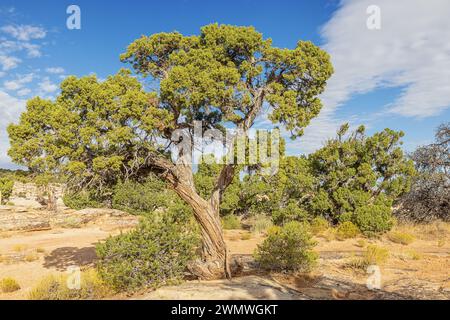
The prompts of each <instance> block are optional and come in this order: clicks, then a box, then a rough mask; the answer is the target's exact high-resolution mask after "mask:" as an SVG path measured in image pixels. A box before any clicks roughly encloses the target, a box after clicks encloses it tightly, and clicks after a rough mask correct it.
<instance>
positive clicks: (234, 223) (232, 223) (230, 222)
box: [222, 214, 242, 230]
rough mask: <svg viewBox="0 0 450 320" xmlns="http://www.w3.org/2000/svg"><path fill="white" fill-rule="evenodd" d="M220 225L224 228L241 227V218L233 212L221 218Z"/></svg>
mask: <svg viewBox="0 0 450 320" xmlns="http://www.w3.org/2000/svg"><path fill="white" fill-rule="evenodd" d="M222 226H223V228H224V229H225V230H234V229H241V227H242V225H241V220H240V219H239V218H238V217H237V216H235V215H233V214H229V215H227V216H224V217H223V218H222Z"/></svg>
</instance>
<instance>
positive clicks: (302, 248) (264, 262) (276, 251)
mask: <svg viewBox="0 0 450 320" xmlns="http://www.w3.org/2000/svg"><path fill="white" fill-rule="evenodd" d="M315 244H316V243H315V242H314V241H313V240H312V235H311V232H310V230H309V226H308V225H307V224H305V223H300V222H297V221H292V222H288V223H286V224H285V225H284V226H282V227H272V228H271V229H270V232H269V233H268V236H267V238H266V239H265V240H264V241H263V243H262V244H260V245H258V247H257V249H256V251H255V260H256V261H257V262H258V263H259V265H260V266H261V267H262V268H264V269H268V270H278V271H309V270H310V269H311V268H313V267H314V266H315V264H316V261H317V254H316V253H315V252H314V251H312V248H313V247H314V246H315Z"/></svg>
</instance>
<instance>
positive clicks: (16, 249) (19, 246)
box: [12, 243, 28, 252]
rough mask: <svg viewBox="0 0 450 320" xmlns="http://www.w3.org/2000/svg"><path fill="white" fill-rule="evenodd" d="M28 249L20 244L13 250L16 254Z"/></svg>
mask: <svg viewBox="0 0 450 320" xmlns="http://www.w3.org/2000/svg"><path fill="white" fill-rule="evenodd" d="M27 248H28V246H27V245H26V244H20V243H19V244H15V245H14V246H13V248H12V249H13V250H14V251H15V252H22V251H25V250H26V249H27Z"/></svg>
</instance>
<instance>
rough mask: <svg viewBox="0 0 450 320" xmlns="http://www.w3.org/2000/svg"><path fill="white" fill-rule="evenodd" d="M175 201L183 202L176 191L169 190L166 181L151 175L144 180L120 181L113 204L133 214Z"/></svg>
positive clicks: (168, 204)
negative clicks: (139, 181) (140, 181)
mask: <svg viewBox="0 0 450 320" xmlns="http://www.w3.org/2000/svg"><path fill="white" fill-rule="evenodd" d="M174 202H177V203H178V202H181V200H180V199H179V198H178V196H177V195H176V194H175V193H174V191H172V190H169V189H168V188H167V186H166V184H165V182H164V181H162V180H160V179H158V178H157V177H156V176H153V175H151V176H150V177H148V178H147V179H146V180H145V181H144V182H142V183H138V182H133V181H127V182H119V183H118V184H117V185H116V186H115V187H114V195H113V197H112V206H113V208H115V209H119V210H123V211H126V212H129V213H132V214H142V213H148V212H152V211H154V210H156V209H158V208H167V207H169V206H170V205H172V204H173V203H174Z"/></svg>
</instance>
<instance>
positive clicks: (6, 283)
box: [0, 278, 20, 293]
mask: <svg viewBox="0 0 450 320" xmlns="http://www.w3.org/2000/svg"><path fill="white" fill-rule="evenodd" d="M0 289H1V291H2V292H4V293H9V292H14V291H17V290H20V285H19V284H18V283H17V281H16V280H15V279H13V278H4V279H2V280H0Z"/></svg>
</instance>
